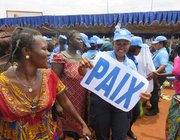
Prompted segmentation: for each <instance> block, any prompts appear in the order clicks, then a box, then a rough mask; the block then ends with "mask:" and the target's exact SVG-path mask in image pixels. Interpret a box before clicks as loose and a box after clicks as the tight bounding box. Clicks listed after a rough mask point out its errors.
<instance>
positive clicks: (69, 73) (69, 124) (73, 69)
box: [52, 51, 87, 135]
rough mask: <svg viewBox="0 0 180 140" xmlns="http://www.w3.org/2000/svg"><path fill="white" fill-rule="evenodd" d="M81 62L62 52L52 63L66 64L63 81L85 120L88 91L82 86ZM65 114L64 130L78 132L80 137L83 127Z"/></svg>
mask: <svg viewBox="0 0 180 140" xmlns="http://www.w3.org/2000/svg"><path fill="white" fill-rule="evenodd" d="M80 60H81V57H76V58H73V57H71V56H70V55H69V54H68V53H67V52H66V51H62V52H61V53H57V54H55V56H54V59H53V61H52V63H59V64H64V70H63V74H62V77H61V81H62V82H63V83H64V84H65V86H66V92H67V93H66V95H67V97H68V98H69V100H70V101H71V102H72V104H73V105H74V107H75V108H76V110H77V112H78V113H79V114H80V116H81V117H82V118H83V119H84V113H85V107H86V103H87V102H86V92H87V90H86V89H85V88H83V87H82V86H81V85H80V82H81V80H82V78H83V77H82V76H80V75H79V73H78V66H79V61H80ZM63 113H64V115H63V116H65V117H64V119H62V124H63V130H64V131H72V132H76V133H78V134H79V135H80V134H81V130H82V127H81V125H80V124H79V123H78V122H77V121H76V120H74V119H73V118H72V117H71V116H70V115H69V114H68V113H66V111H63Z"/></svg>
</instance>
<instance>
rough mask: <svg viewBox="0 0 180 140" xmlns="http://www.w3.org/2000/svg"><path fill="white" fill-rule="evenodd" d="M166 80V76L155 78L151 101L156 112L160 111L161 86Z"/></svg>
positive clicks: (152, 108)
mask: <svg viewBox="0 0 180 140" xmlns="http://www.w3.org/2000/svg"><path fill="white" fill-rule="evenodd" d="M165 80H166V78H165V77H161V78H158V79H154V89H153V91H152V92H151V95H152V96H151V99H150V103H151V110H152V111H154V112H155V113H158V112H159V106H158V102H159V92H160V86H161V85H162V84H163V82H164V81H165Z"/></svg>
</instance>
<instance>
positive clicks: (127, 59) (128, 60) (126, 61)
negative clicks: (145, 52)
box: [105, 51, 137, 71]
mask: <svg viewBox="0 0 180 140" xmlns="http://www.w3.org/2000/svg"><path fill="white" fill-rule="evenodd" d="M105 53H106V54H107V55H109V56H111V57H112V58H114V59H116V60H117V58H116V55H115V53H114V51H108V52H105ZM120 63H121V62H120ZM122 63H123V64H124V65H126V66H128V67H130V68H131V69H132V70H134V71H137V68H136V65H135V64H134V62H133V61H132V60H131V59H129V58H128V57H127V56H126V55H125V59H124V61H123V62H122Z"/></svg>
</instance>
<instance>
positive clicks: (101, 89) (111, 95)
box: [81, 53, 148, 111]
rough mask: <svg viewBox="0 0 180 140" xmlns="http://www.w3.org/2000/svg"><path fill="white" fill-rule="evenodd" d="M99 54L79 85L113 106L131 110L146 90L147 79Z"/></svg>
mask: <svg viewBox="0 0 180 140" xmlns="http://www.w3.org/2000/svg"><path fill="white" fill-rule="evenodd" d="M101 54H102V55H101V56H99V55H98V56H96V58H95V59H94V61H93V64H94V68H93V69H90V70H88V71H87V73H86V75H85V76H84V78H83V80H82V81H81V85H82V86H83V87H85V88H87V89H88V90H90V91H92V92H93V93H95V94H97V95H98V96H99V97H101V98H102V99H103V100H105V101H107V102H108V103H110V104H112V105H113V106H115V107H117V108H119V109H121V110H123V111H129V110H131V109H132V108H133V107H134V106H135V105H136V103H137V102H138V101H139V99H140V95H141V93H144V92H145V91H146V89H147V86H148V81H147V80H146V79H145V78H144V77H142V76H141V75H139V74H138V73H137V72H134V71H133V70H131V69H129V67H127V66H125V65H123V64H121V63H119V62H118V61H116V60H115V59H113V58H111V57H110V56H108V55H106V54H104V53H101ZM86 66H87V67H89V65H86ZM91 66H92V65H91Z"/></svg>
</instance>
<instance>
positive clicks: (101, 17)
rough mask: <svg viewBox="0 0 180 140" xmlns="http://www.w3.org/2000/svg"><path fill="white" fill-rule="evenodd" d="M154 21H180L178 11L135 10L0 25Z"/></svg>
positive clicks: (21, 19) (11, 20)
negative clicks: (131, 11)
mask: <svg viewBox="0 0 180 140" xmlns="http://www.w3.org/2000/svg"><path fill="white" fill-rule="evenodd" d="M154 21H157V22H158V23H159V24H161V23H162V22H163V21H165V22H166V24H167V25H169V24H171V23H173V24H176V23H178V22H179V21H180V11H160V12H136V13H119V14H97V15H71V16H36V17H17V18H1V19H0V26H17V25H19V26H24V25H28V26H30V27H41V26H44V25H46V24H48V25H49V26H53V27H55V28H57V27H63V26H67V27H70V26H76V25H79V26H81V25H82V24H83V25H85V26H86V27H89V26H95V25H98V26H100V25H103V26H112V25H114V24H117V23H121V24H122V25H125V26H126V25H127V24H136V25H139V24H143V25H145V24H148V25H151V24H152V23H153V22H154Z"/></svg>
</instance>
